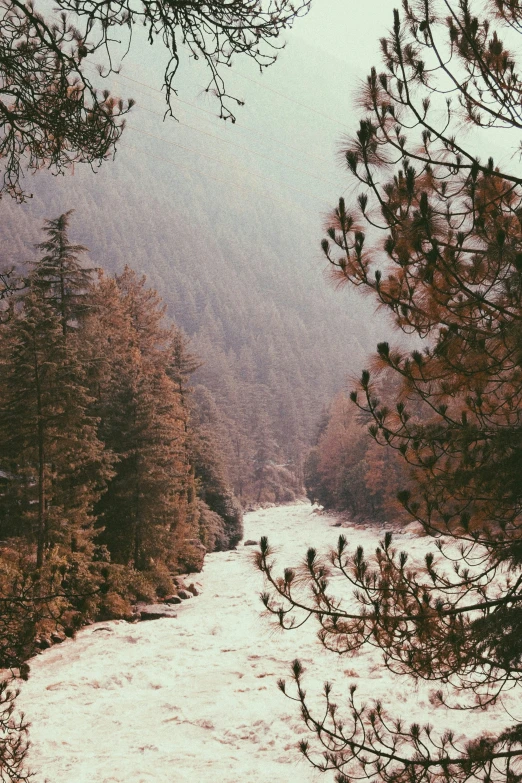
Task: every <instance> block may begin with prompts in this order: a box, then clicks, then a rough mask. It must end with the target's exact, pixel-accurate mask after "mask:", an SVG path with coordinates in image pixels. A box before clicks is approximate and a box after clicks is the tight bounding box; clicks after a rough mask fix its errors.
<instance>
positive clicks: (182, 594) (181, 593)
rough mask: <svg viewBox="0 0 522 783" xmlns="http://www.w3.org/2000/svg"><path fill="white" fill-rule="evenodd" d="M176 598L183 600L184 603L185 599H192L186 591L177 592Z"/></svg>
mask: <svg viewBox="0 0 522 783" xmlns="http://www.w3.org/2000/svg"><path fill="white" fill-rule="evenodd" d="M178 598H183V600H184V601H186V600H187V598H192V593H189V591H188V590H178Z"/></svg>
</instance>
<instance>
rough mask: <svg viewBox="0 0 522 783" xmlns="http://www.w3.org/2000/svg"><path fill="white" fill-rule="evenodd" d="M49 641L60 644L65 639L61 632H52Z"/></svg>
mask: <svg viewBox="0 0 522 783" xmlns="http://www.w3.org/2000/svg"><path fill="white" fill-rule="evenodd" d="M51 641H52V643H53V644H61V643H62V642H63V641H65V638H64V637H63V636H62V635H61V634H59V633H56V632H54V633H52V634H51Z"/></svg>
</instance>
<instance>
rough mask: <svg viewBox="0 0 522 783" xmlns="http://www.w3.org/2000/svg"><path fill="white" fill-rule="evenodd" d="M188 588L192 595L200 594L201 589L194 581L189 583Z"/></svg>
mask: <svg viewBox="0 0 522 783" xmlns="http://www.w3.org/2000/svg"><path fill="white" fill-rule="evenodd" d="M187 590H188V591H189V593H192V595H199V590H198V588H197V587H196V585H195V584H194V583H193V582H191V583H190V584H189V586H188V587H187Z"/></svg>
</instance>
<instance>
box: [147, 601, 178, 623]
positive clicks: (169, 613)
mask: <svg viewBox="0 0 522 783" xmlns="http://www.w3.org/2000/svg"><path fill="white" fill-rule="evenodd" d="M177 616H178V615H177V614H176V612H175V611H174V610H173V609H172V607H170V606H167V605H166V604H149V605H148V606H144V607H142V609H141V611H140V619H141V620H161V619H162V618H163V617H169V618H171V619H174V618H176V617H177Z"/></svg>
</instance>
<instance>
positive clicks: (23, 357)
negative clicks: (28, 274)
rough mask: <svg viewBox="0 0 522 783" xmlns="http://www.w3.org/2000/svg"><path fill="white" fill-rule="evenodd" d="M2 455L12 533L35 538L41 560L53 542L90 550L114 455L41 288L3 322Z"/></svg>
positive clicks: (70, 344) (74, 352) (72, 349)
mask: <svg viewBox="0 0 522 783" xmlns="http://www.w3.org/2000/svg"><path fill="white" fill-rule="evenodd" d="M4 335H5V346H4V350H3V357H2V358H3V363H4V366H3V373H2V407H1V417H0V427H1V430H2V444H1V446H0V449H1V460H2V464H3V465H5V466H7V469H8V470H9V472H10V475H11V479H10V481H9V482H8V486H7V489H6V499H5V500H6V505H7V506H8V508H9V515H8V519H9V524H8V531H7V532H8V533H9V534H13V533H15V534H16V535H22V536H24V537H27V538H28V539H29V540H31V541H33V542H35V544H36V560H37V567H38V568H41V566H42V565H43V563H44V560H45V558H46V553H47V552H48V550H49V547H50V546H52V545H61V546H64V547H65V550H66V551H85V550H88V548H89V546H90V542H91V539H92V534H93V531H92V527H93V514H92V508H93V504H94V503H95V502H96V501H97V500H98V498H99V497H100V495H101V493H102V491H103V489H104V486H105V482H106V480H107V478H108V477H109V475H110V458H109V457H108V455H107V453H106V452H105V450H104V446H103V444H102V443H101V441H100V440H99V439H98V436H97V425H98V421H97V419H96V418H94V417H93V416H92V414H91V412H90V406H91V402H92V399H91V397H90V395H89V393H88V390H87V385H86V378H85V373H84V370H83V368H82V366H81V363H80V360H79V355H78V347H77V345H76V344H75V342H74V341H72V340H67V341H66V339H65V336H64V333H63V328H62V323H61V320H60V316H59V315H58V313H57V312H56V311H55V309H54V308H53V306H52V305H51V304H50V303H49V302H47V301H46V300H45V299H43V298H42V297H41V296H40V295H39V293H38V292H37V291H34V290H32V291H29V292H28V293H27V294H26V295H25V296H24V298H23V303H22V309H21V311H20V312H19V313H18V314H17V315H16V317H15V318H13V319H12V320H11V321H10V322H9V323H8V325H7V326H5V327H4Z"/></svg>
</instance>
